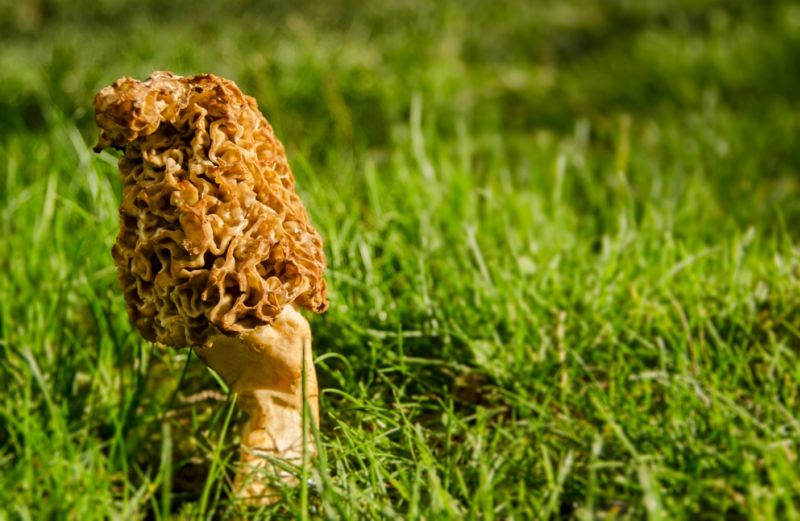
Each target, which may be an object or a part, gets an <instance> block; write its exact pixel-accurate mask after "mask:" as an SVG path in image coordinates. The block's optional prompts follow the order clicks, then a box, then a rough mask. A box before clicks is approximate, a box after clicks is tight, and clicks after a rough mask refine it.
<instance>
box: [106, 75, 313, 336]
mask: <svg viewBox="0 0 800 521" xmlns="http://www.w3.org/2000/svg"><path fill="white" fill-rule="evenodd" d="M94 109H95V120H96V122H97V125H98V126H99V127H100V138H99V140H98V143H97V146H96V147H95V150H96V151H100V150H102V149H103V148H105V147H108V146H112V147H115V148H119V149H122V150H123V151H124V155H123V157H122V158H121V159H120V162H119V171H120V175H121V177H122V203H121V205H120V208H119V212H120V230H119V235H118V236H117V240H116V243H115V244H114V247H113V249H112V254H113V256H114V260H115V263H116V266H117V271H118V274H119V280H120V284H121V286H122V289H123V292H124V294H125V300H126V302H127V307H128V313H129V315H130V317H131V320H132V321H133V323H134V324H135V325H136V327H137V328H138V329H139V330H140V331H141V333H142V335H143V336H144V337H145V338H147V339H149V340H151V341H156V342H159V343H162V344H166V345H171V346H176V347H180V346H186V345H195V346H196V345H202V343H203V341H204V340H205V338H206V337H207V336H208V335H209V334H213V333H217V332H222V333H225V334H237V333H243V332H247V331H250V330H252V329H254V328H256V327H259V326H263V325H267V324H270V323H272V321H273V320H274V319H275V317H276V316H277V315H278V314H279V313H280V312H281V310H282V309H283V307H284V306H286V305H289V304H292V303H296V304H297V305H300V306H303V307H306V308H308V309H310V310H312V311H314V312H318V313H321V312H323V311H325V310H326V309H327V307H328V300H327V285H326V283H325V280H324V278H323V275H324V270H325V256H324V253H323V249H322V239H321V238H320V236H319V234H318V233H317V232H316V230H315V229H314V228H313V227H312V226H311V224H309V222H308V215H307V213H306V210H305V208H304V206H303V203H302V202H301V201H300V198H299V197H298V196H297V194H296V193H295V191H294V177H293V176H292V172H291V170H290V168H289V164H288V162H287V159H286V154H285V152H284V148H283V145H282V144H281V142H280V141H279V140H278V139H277V138H276V137H275V135H274V133H273V131H272V127H271V126H270V125H269V123H268V122H267V120H266V119H265V118H264V116H263V115H262V114H261V113H260V112H259V110H258V106H257V104H256V101H255V100H254V99H253V98H252V97H249V96H245V95H244V94H243V93H242V92H241V91H240V90H239V88H238V87H237V86H236V84H234V83H233V82H232V81H229V80H226V79H223V78H220V77H217V76H214V75H211V74H203V75H198V76H192V77H181V76H177V75H175V74H172V73H170V72H154V73H153V74H152V75H151V76H150V77H149V78H148V79H147V80H146V81H137V80H135V79H132V78H121V79H119V80H117V81H116V82H114V83H113V84H112V85H110V86H108V87H105V88H104V89H102V90H101V91H100V92H99V93H98V94H97V96H95V99H94Z"/></svg>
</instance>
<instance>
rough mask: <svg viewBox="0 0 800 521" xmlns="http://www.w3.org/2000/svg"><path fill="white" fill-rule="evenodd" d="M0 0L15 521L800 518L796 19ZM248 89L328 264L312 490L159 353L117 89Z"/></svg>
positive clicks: (510, 3)
mask: <svg viewBox="0 0 800 521" xmlns="http://www.w3.org/2000/svg"><path fill="white" fill-rule="evenodd" d="M162 3H163V2H157V1H155V0H143V1H140V2H136V3H133V2H131V3H127V2H124V1H122V0H101V1H90V0H72V1H69V0H39V1H34V0H26V1H19V2H12V1H10V0H0V389H1V390H2V392H1V393H0V519H80V520H87V519H108V518H118V519H140V518H141V519H167V518H170V517H174V518H178V519H184V518H237V517H241V516H244V515H253V516H258V515H263V516H275V517H278V518H316V517H321V518H341V519H375V518H387V519H423V518H424V519H509V518H513V519H549V518H576V519H616V518H621V519H627V518H631V519H641V518H648V519H681V518H693V519H719V518H722V517H726V518H732V519H747V518H750V519H798V518H800V461H798V457H800V454H799V453H800V146H799V145H800V68H799V67H798V64H800V6H798V5H797V4H796V3H794V2H791V1H788V0H787V1H781V0H776V1H767V0H759V1H754V0H739V1H736V0H729V1H722V0H669V1H644V0H643V1H633V0H561V1H555V0H553V1H548V0H538V1H525V0H498V1H495V2H477V1H471V0H470V1H457V0H453V1H443V2H421V1H420V2H414V1H409V0H390V1H386V2H363V3H361V2H356V1H354V0H332V1H328V2H306V1H303V0H295V1H292V2H288V1H285V2H276V3H273V5H271V6H267V5H261V3H260V2H255V1H249V0H236V1H232V2H219V3H212V2H210V1H209V2H204V1H199V2H188V1H184V0H180V1H176V2H170V3H169V5H168V6H166V7H164V6H163V5H162ZM160 69H168V70H173V71H175V72H177V73H182V74H193V73H199V72H213V73H215V74H219V75H221V76H225V77H228V78H231V79H233V80H235V81H236V82H237V83H238V84H239V85H240V86H241V87H242V89H243V90H244V91H245V92H246V93H249V94H251V95H253V96H255V97H256V99H257V100H258V102H259V106H260V108H261V110H262V111H263V112H264V114H265V115H266V116H267V118H268V119H269V120H270V122H271V123H272V124H273V126H274V127H275V130H276V133H277V134H278V135H279V136H280V138H281V139H282V141H283V142H284V144H285V145H286V148H287V152H288V155H289V159H290V162H291V164H292V168H293V170H294V173H295V177H296V179H297V187H298V191H299V193H300V195H301V197H302V198H303V200H304V201H305V203H306V206H307V208H308V210H309V213H310V216H311V219H312V220H313V222H314V223H315V226H316V227H317V229H318V230H319V231H320V233H321V235H322V236H323V238H324V239H325V248H326V254H327V257H328V264H329V267H328V271H327V279H328V282H329V285H330V299H331V306H330V310H329V311H328V312H327V313H326V314H324V315H321V316H314V317H311V316H309V319H310V321H311V325H312V329H313V332H314V335H315V338H314V349H315V356H316V366H317V371H318V375H319V379H320V385H321V387H322V389H323V392H322V395H321V424H320V426H319V432H318V436H319V445H320V449H321V450H320V455H319V457H318V458H316V459H315V460H314V462H313V467H312V468H310V469H309V470H308V473H309V477H310V483H311V484H308V485H304V486H301V487H296V488H289V487H287V488H285V489H283V490H282V491H281V493H282V494H283V496H284V500H283V501H281V502H280V503H279V504H277V505H274V506H270V507H265V508H263V509H262V511H260V512H259V511H256V510H253V509H248V507H246V506H244V505H242V504H240V503H238V502H236V501H235V500H234V498H233V496H232V494H231V484H232V478H233V468H234V464H235V462H236V458H237V447H238V429H237V428H236V426H237V425H238V424H239V423H240V422H241V420H242V419H243V418H242V417H241V413H240V412H239V411H238V410H237V409H236V408H235V406H234V401H235V396H233V395H232V394H231V393H229V392H228V390H227V388H226V387H225V386H224V384H223V383H222V382H221V381H220V380H219V379H218V378H215V375H214V374H212V373H211V372H210V371H209V370H208V369H206V368H205V366H204V365H203V364H202V363H201V362H200V361H199V360H198V359H197V357H196V356H195V355H193V354H192V353H191V351H190V350H188V349H162V348H159V347H158V346H156V345H153V344H150V343H148V342H146V341H144V340H142V339H141V337H140V336H139V335H138V333H137V332H136V331H135V330H134V329H133V327H132V326H131V325H130V323H129V322H128V319H127V315H126V312H125V303H124V301H123V297H122V294H121V291H120V289H119V287H118V283H117V278H116V273H115V270H114V264H113V260H112V258H111V254H110V247H111V245H112V243H113V242H114V238H115V235H116V230H117V226H118V223H117V206H118V203H119V197H120V182H119V177H118V173H117V168H116V162H117V156H118V155H117V154H115V153H114V152H103V153H101V154H99V155H98V154H94V153H92V151H91V147H92V146H93V145H94V143H95V140H96V137H97V131H96V129H95V127H94V123H93V113H92V107H91V100H92V97H93V95H94V93H95V92H96V91H97V90H98V89H99V88H101V87H103V86H105V85H107V84H109V83H111V82H112V81H114V80H115V79H116V78H118V77H120V76H125V75H127V76H134V77H137V78H144V77H146V76H147V75H148V74H149V73H150V72H151V71H153V70H160Z"/></svg>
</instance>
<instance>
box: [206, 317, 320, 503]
mask: <svg viewBox="0 0 800 521" xmlns="http://www.w3.org/2000/svg"><path fill="white" fill-rule="evenodd" d="M195 351H196V352H197V355H198V356H199V357H200V359H201V360H203V362H205V364H206V365H207V366H208V367H210V368H211V369H213V370H214V371H215V372H216V373H217V374H219V375H220V376H221V377H222V379H223V380H225V382H226V383H227V384H228V385H229V386H230V387H231V389H233V391H235V392H236V393H237V394H238V404H239V406H240V407H241V408H242V409H243V410H244V411H245V412H246V413H247V414H248V415H249V418H248V420H247V422H246V423H245V424H244V426H243V428H242V441H241V454H240V461H239V468H238V470H237V474H236V480H235V482H234V488H235V490H236V494H237V496H238V497H239V498H241V499H246V500H248V501H251V502H253V503H258V504H269V503H273V502H275V501H276V500H277V499H278V495H277V494H276V492H275V487H276V485H279V484H281V483H283V484H286V483H289V484H294V483H297V482H298V478H297V475H296V473H295V472H294V471H293V469H296V468H297V466H299V465H301V464H302V463H303V456H304V449H305V455H306V457H309V456H312V455H314V454H316V446H315V444H314V439H313V436H312V434H311V429H310V422H311V421H314V422H315V423H316V424H319V401H318V400H319V398H318V397H319V390H318V387H317V376H316V372H315V370H314V360H313V358H312V355H311V328H310V327H309V325H308V321H307V320H306V319H305V318H304V317H303V315H301V314H300V313H299V312H298V311H297V309H295V308H294V306H292V305H289V306H286V307H284V308H283V310H282V311H281V313H280V314H279V315H278V316H277V317H276V319H275V321H274V322H273V323H272V325H269V326H263V327H260V328H257V329H255V330H253V331H252V332H250V333H246V334H243V335H239V336H226V335H215V336H212V337H209V338H208V340H207V341H206V342H205V344H204V345H203V347H200V348H196V349H195ZM304 371H305V378H304ZM304 384H305V389H304ZM304 403H306V404H308V411H309V413H308V414H307V415H306V416H305V418H306V420H305V421H304V414H303V408H304V407H303V405H304Z"/></svg>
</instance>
